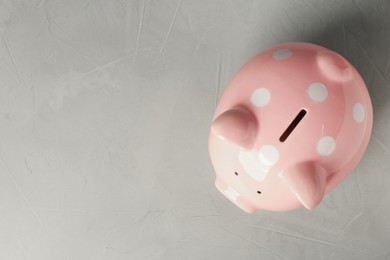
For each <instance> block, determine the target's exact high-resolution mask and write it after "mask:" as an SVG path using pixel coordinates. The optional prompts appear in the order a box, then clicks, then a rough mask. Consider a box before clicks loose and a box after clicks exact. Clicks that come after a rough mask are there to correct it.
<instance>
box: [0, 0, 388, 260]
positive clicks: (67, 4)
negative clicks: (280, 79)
mask: <svg viewBox="0 0 390 260" xmlns="http://www.w3.org/2000/svg"><path fill="white" fill-rule="evenodd" d="M286 41H307V42H313V43H318V44H321V45H324V46H326V47H328V48H331V49H333V50H335V51H337V52H339V53H340V54H342V55H344V56H345V57H346V58H347V59H348V60H349V61H350V62H351V63H352V64H354V65H355V66H356V68H357V69H358V71H359V72H360V73H361V74H362V76H363V78H364V80H365V81H366V83H367V86H368V88H369V92H370V94H371V97H372V102H373V105H374V110H375V111H374V113H375V122H374V130H373V135H372V139H371V142H370V145H369V147H368V150H367V153H366V154H365V157H364V159H363V160H362V161H361V162H360V164H359V165H358V167H357V168H356V169H355V170H354V172H353V173H352V174H351V175H350V176H349V177H348V179H347V180H346V181H345V182H344V183H343V184H342V185H341V186H339V187H338V188H337V189H335V190H334V191H333V192H332V193H330V194H329V195H327V196H326V197H325V199H324V201H323V202H322V203H321V204H320V206H318V207H317V208H316V209H315V210H313V211H307V210H304V209H302V210H296V211H293V212H285V213H273V212H266V211H262V212H257V213H255V214H252V215H248V214H246V213H244V212H242V211H241V210H240V209H238V208H237V207H236V206H234V205H233V204H232V203H230V202H229V201H228V200H227V199H226V198H225V197H223V196H222V195H221V194H220V193H219V192H218V191H217V190H216V189H215V188H214V183H213V182H214V173H213V170H212V167H211V164H210V161H209V158H208V151H207V137H208V131H209V126H210V122H211V120H212V117H213V113H214V109H215V106H216V102H217V101H218V99H219V97H220V96H221V94H222V91H223V89H224V87H225V86H226V84H227V82H228V81H229V79H231V78H232V77H233V76H234V74H235V72H236V71H237V70H238V69H239V68H240V67H241V66H242V65H243V64H244V63H245V62H246V61H247V60H248V59H250V58H251V57H252V56H254V55H255V54H256V53H258V52H259V51H261V50H263V49H265V48H267V47H270V46H272V45H273V44H277V43H281V42H286ZM0 79H1V80H0V259H4V260H14V259H21V260H22V259H26V260H33V259H34V260H73V259H75V260H79V259H80V260H88V259H96V260H106V259H107V260H108V259H109V260H122V259H123V260H124V259H126V260H127V259H180V260H181V259H299V260H301V259H316V260H320V259H326V260H328V259H372V260H386V259H387V260H388V259H390V224H389V221H390V170H389V168H390V103H389V102H390V100H389V98H390V85H389V82H390V1H388V0H366V1H363V0H338V1H336V0H329V1H323V0H312V1H309V0H294V1H291V0H277V1H275V0H261V1H260V0H259V1H252V0H240V1H238V0H237V1H236V0H219V1H217V0H146V1H124V0H122V1H119V0H110V1H103V0H83V1H81V0H69V1H61V0H30V1H27V0H4V1H1V2H0Z"/></svg>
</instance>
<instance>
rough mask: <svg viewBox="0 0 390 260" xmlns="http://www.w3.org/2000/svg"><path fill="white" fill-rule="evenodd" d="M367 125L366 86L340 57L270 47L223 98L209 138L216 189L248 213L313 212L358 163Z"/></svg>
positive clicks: (305, 48)
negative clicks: (298, 209)
mask: <svg viewBox="0 0 390 260" xmlns="http://www.w3.org/2000/svg"><path fill="white" fill-rule="evenodd" d="M372 120H373V115H372V105H371V101H370V97H369V94H368V91H367V89H366V86H365V84H364V82H363V80H362V78H361V77H360V75H359V74H358V72H357V71H356V70H355V68H354V67H353V66H352V65H351V64H350V63H349V62H347V61H346V60H345V59H344V58H343V57H341V56H340V55H338V54H337V53H335V52H333V51H331V50H328V49H326V48H323V47H321V46H317V45H314V44H309V43H287V44H282V45H278V46H275V47H273V48H271V49H268V50H266V51H264V52H262V53H260V54H259V55H257V56H256V57H254V58H253V59H252V60H250V61H249V62H248V63H247V64H246V65H244V67H243V68H242V69H241V70H240V71H239V72H238V73H237V75H236V76H235V77H234V78H233V79H232V80H231V82H230V83H229V85H228V86H227V88H226V89H225V91H224V94H223V96H222V97H221V100H220V102H219V104H218V107H217V110H216V114H215V119H214V121H213V123H212V126H211V131H210V135H209V152H210V158H211V161H212V164H213V166H214V169H215V172H216V181H215V184H216V186H217V188H218V189H219V190H220V191H221V192H222V193H223V194H224V195H225V196H226V197H228V198H229V199H230V200H231V201H232V202H234V203H235V204H236V205H237V206H239V207H240V208H241V209H243V210H244V211H246V212H253V211H256V210H261V209H264V210H273V211H287V210H292V209H296V208H299V207H302V206H304V207H306V208H308V209H312V208H314V207H315V206H316V205H317V204H318V203H319V202H320V201H321V200H322V198H323V196H324V194H326V193H327V192H329V191H330V190H332V189H333V188H334V187H335V186H336V185H337V184H339V183H340V182H341V181H342V180H343V179H344V178H345V177H346V176H347V175H348V174H349V173H350V172H351V171H352V169H353V168H354V167H355V166H356V164H357V163H358V161H359V160H360V159H361V157H362V156H363V153H364V151H365V149H366V147H367V144H368V141H369V138H370V135H371V129H372Z"/></svg>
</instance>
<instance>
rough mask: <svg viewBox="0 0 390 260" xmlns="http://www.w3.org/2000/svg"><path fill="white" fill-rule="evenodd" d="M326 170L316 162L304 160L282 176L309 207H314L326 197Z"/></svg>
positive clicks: (303, 203) (305, 205) (285, 171)
mask: <svg viewBox="0 0 390 260" xmlns="http://www.w3.org/2000/svg"><path fill="white" fill-rule="evenodd" d="M326 176H327V174H326V170H325V169H324V168H323V167H322V166H320V165H319V164H318V163H316V162H302V163H299V164H296V165H294V166H292V167H290V168H288V169H286V170H284V171H283V172H282V173H281V175H280V177H281V178H282V179H283V180H284V181H285V182H286V184H287V185H288V186H289V188H290V189H291V191H292V192H293V193H294V194H295V196H296V197H297V199H298V200H299V201H300V202H301V203H302V205H303V206H304V207H305V208H307V209H312V208H314V207H315V206H317V205H318V203H320V201H321V200H322V198H323V197H324V193H325V187H326Z"/></svg>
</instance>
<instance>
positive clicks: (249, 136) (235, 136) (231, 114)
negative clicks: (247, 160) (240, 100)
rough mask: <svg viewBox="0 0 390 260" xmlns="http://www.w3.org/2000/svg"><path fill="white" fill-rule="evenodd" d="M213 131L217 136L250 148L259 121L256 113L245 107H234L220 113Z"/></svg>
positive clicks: (214, 123)
mask: <svg viewBox="0 0 390 260" xmlns="http://www.w3.org/2000/svg"><path fill="white" fill-rule="evenodd" d="M211 131H212V133H213V134H215V135H216V136H217V137H219V138H221V139H223V140H227V141H229V142H231V143H234V144H236V145H238V146H240V147H243V148H245V149H250V148H251V147H252V145H253V142H254V140H255V138H256V135H257V131H258V123H257V120H256V117H255V115H254V114H253V113H252V112H251V111H249V110H247V109H245V108H241V107H239V108H233V109H230V110H228V111H225V112H224V113H222V114H221V115H219V116H218V117H217V118H216V119H215V120H214V122H213V124H212V127H211Z"/></svg>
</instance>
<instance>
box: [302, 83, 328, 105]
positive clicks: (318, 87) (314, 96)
mask: <svg viewBox="0 0 390 260" xmlns="http://www.w3.org/2000/svg"><path fill="white" fill-rule="evenodd" d="M307 94H308V95H309V97H310V98H311V100H313V101H315V102H323V101H324V100H325V99H326V98H327V97H328V90H327V89H326V87H325V85H324V84H321V83H317V82H316V83H312V84H310V86H309V88H308V89H307Z"/></svg>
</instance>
